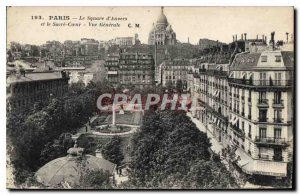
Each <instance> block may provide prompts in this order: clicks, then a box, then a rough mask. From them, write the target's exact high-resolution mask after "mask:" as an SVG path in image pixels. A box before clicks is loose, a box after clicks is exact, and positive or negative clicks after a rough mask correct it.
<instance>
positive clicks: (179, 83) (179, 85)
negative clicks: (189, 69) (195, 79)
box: [176, 79, 183, 90]
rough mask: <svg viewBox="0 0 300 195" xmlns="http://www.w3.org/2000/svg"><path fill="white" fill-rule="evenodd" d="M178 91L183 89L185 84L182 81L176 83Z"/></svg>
mask: <svg viewBox="0 0 300 195" xmlns="http://www.w3.org/2000/svg"><path fill="white" fill-rule="evenodd" d="M176 89H177V90H182V89H183V84H182V80H180V79H179V80H177V81H176Z"/></svg>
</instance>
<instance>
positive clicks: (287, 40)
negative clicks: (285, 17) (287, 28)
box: [285, 32, 289, 43]
mask: <svg viewBox="0 0 300 195" xmlns="http://www.w3.org/2000/svg"><path fill="white" fill-rule="evenodd" d="M285 34H286V43H288V42H289V33H288V32H286V33H285Z"/></svg>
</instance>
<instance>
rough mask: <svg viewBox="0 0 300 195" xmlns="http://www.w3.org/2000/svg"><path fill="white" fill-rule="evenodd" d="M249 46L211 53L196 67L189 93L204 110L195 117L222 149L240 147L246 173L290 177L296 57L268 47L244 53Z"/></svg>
mask: <svg viewBox="0 0 300 195" xmlns="http://www.w3.org/2000/svg"><path fill="white" fill-rule="evenodd" d="M243 41H244V44H243ZM273 43H274V42H273ZM245 44H247V41H245V40H236V41H234V42H233V43H232V44H229V47H228V50H221V49H218V47H215V48H212V49H211V50H210V51H209V52H207V53H206V54H203V56H202V57H201V58H200V59H198V60H197V61H196V62H195V63H194V64H193V67H192V68H190V70H189V72H188V75H187V88H188V90H189V91H190V92H191V96H192V97H194V98H197V104H198V105H197V106H198V108H200V109H197V110H193V111H192V114H193V116H194V117H196V118H197V119H198V120H199V121H200V122H201V123H203V125H204V126H205V127H206V130H207V131H208V132H209V133H210V134H212V135H213V137H214V138H215V140H217V142H218V143H219V144H220V146H221V147H227V146H230V147H232V146H237V150H236V155H237V156H238V157H239V159H240V160H239V161H238V163H237V164H238V166H239V167H240V168H241V170H242V171H244V172H245V173H247V174H249V175H264V176H273V177H286V176H287V163H288V162H290V161H291V160H292V159H291V158H292V151H293V148H292V147H293V106H294V105H293V98H294V97H293V96H294V94H293V80H294V78H293V75H294V52H293V51H282V50H276V48H274V46H271V47H269V46H266V45H265V47H264V49H263V48H262V47H261V49H260V50H259V52H255V51H257V50H253V49H252V48H251V46H250V48H249V50H248V49H247V50H248V52H245ZM254 46H256V45H254ZM215 152H217V153H221V152H222V151H221V150H217V151H215Z"/></svg>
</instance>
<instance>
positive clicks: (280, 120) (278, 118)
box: [274, 109, 282, 123]
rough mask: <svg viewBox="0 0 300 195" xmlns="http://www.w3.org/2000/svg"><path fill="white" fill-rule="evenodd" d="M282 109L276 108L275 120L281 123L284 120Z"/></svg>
mask: <svg viewBox="0 0 300 195" xmlns="http://www.w3.org/2000/svg"><path fill="white" fill-rule="evenodd" d="M281 116H282V110H279V109H277V110H274V122H275V123H281V122H282V118H281Z"/></svg>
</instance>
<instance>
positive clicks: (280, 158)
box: [273, 156, 283, 162]
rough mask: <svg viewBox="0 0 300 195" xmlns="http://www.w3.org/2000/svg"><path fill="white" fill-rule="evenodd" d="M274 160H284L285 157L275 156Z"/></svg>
mask: <svg viewBox="0 0 300 195" xmlns="http://www.w3.org/2000/svg"><path fill="white" fill-rule="evenodd" d="M273 160H274V161H277V162H280V161H283V157H282V156H273Z"/></svg>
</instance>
